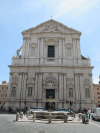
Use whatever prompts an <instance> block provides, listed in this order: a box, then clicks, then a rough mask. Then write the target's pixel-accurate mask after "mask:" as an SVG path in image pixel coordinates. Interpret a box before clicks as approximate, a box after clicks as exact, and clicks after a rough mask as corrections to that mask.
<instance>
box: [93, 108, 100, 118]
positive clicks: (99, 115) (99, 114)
mask: <svg viewBox="0 0 100 133" xmlns="http://www.w3.org/2000/svg"><path fill="white" fill-rule="evenodd" d="M91 117H92V120H100V108H96V109H95V111H94V113H91Z"/></svg>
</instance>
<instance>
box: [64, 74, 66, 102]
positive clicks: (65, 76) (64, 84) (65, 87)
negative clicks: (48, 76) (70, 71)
mask: <svg viewBox="0 0 100 133" xmlns="http://www.w3.org/2000/svg"><path fill="white" fill-rule="evenodd" d="M64 100H65V101H66V74H65V73H64Z"/></svg>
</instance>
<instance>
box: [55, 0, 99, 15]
mask: <svg viewBox="0 0 100 133" xmlns="http://www.w3.org/2000/svg"><path fill="white" fill-rule="evenodd" d="M97 2H99V0H65V1H64V2H62V3H61V4H60V5H59V6H58V7H57V11H56V12H57V13H56V14H55V16H54V18H56V17H58V16H61V15H63V14H64V13H67V12H69V11H72V10H75V12H73V14H70V15H72V16H77V15H79V14H81V13H83V12H86V11H88V10H90V9H91V8H92V7H93V6H94V5H95V4H97Z"/></svg>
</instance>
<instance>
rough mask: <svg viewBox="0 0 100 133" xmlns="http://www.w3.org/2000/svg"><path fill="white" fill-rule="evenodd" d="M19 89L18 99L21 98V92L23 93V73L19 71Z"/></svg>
mask: <svg viewBox="0 0 100 133" xmlns="http://www.w3.org/2000/svg"><path fill="white" fill-rule="evenodd" d="M18 81H19V82H18V91H17V99H18V100H19V99H20V93H21V90H22V83H21V82H22V73H19V79H18Z"/></svg>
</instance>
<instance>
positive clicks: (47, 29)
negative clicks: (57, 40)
mask: <svg viewBox="0 0 100 133" xmlns="http://www.w3.org/2000/svg"><path fill="white" fill-rule="evenodd" d="M43 31H45V32H57V31H58V32H59V31H60V27H59V26H56V25H54V24H50V25H48V26H43Z"/></svg>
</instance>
